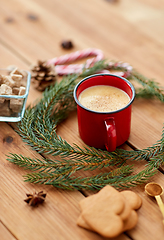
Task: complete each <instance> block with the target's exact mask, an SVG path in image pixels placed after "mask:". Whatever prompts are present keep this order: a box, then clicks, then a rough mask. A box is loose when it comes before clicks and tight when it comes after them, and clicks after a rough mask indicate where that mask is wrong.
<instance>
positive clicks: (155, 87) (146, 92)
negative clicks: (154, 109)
mask: <svg viewBox="0 0 164 240" xmlns="http://www.w3.org/2000/svg"><path fill="white" fill-rule="evenodd" d="M131 80H134V81H136V82H138V83H139V84H141V86H142V88H138V89H136V97H142V98H153V97H156V98H158V99H159V100H160V101H161V102H164V89H163V88H162V87H161V86H159V84H158V83H157V82H155V81H153V80H150V79H147V78H145V77H144V76H143V75H141V74H140V73H138V72H137V71H135V70H133V71H132V74H131Z"/></svg>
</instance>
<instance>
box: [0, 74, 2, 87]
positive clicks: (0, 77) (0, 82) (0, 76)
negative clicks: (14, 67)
mask: <svg viewBox="0 0 164 240" xmlns="http://www.w3.org/2000/svg"><path fill="white" fill-rule="evenodd" d="M2 83H3V75H0V85H1V84H2Z"/></svg>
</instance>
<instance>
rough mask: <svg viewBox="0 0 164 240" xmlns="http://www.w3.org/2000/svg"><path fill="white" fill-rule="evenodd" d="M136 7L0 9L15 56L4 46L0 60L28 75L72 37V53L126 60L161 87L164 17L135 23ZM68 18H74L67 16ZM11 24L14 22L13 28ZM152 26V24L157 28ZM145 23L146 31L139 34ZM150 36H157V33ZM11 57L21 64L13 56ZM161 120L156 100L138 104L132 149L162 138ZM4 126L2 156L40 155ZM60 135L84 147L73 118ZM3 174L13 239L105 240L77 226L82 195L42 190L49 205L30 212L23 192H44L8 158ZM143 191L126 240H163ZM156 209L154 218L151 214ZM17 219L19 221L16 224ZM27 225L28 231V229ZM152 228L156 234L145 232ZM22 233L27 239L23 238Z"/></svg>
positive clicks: (57, 4)
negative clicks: (90, 51) (95, 51)
mask: <svg viewBox="0 0 164 240" xmlns="http://www.w3.org/2000/svg"><path fill="white" fill-rule="evenodd" d="M143 2H144V3H146V0H145V1H142V2H141V1H140V2H139V3H138V2H137V1H133V3H135V4H136V5H135V6H137V8H138V7H139V9H141V7H142V6H143ZM146 4H148V2H147V3H146ZM72 6H73V7H72ZM107 6H108V8H107ZM125 6H126V7H127V11H126V12H124V11H123V9H125ZM145 6H146V5H145ZM156 6H157V5H156ZM131 7H132V1H131V2H130V1H124V3H123V2H122V3H121V1H120V4H118V8H116V5H115V6H114V5H109V4H108V3H105V1H104V2H103V1H102V2H100V1H98V0H97V1H94V2H93V1H89V2H88V1H83V2H79V3H78V4H77V1H75V0H71V1H67V2H61V1H53V2H52V1H51V2H47V1H43V0H41V1H36V0H35V1H30V0H29V1H26V2H22V1H20V0H17V1H15V2H14V3H13V2H11V1H9V0H5V2H4V4H3V6H2V8H1V9H0V13H1V15H0V16H1V17H0V19H1V29H2V35H1V43H2V44H3V45H4V46H7V47H8V49H10V51H6V49H5V48H4V47H2V46H1V47H0V50H2V51H3V53H4V56H5V54H6V57H4V59H3V60H2V59H1V61H2V65H3V64H4V65H5V64H8V65H9V64H13V62H17V63H18V65H19V64H20V66H22V65H25V64H23V61H25V62H26V63H28V67H27V68H29V64H30V63H31V62H36V60H37V59H38V58H40V59H43V58H44V59H48V58H50V57H54V56H57V55H58V56H59V55H62V54H63V53H66V51H64V50H62V49H61V48H60V46H59V43H60V41H61V39H63V38H65V37H71V38H72V39H73V41H74V42H75V43H76V44H75V48H74V50H77V49H83V48H85V47H88V46H89V47H99V48H101V49H102V50H103V51H104V52H105V55H106V57H108V58H114V59H115V58H117V59H120V60H123V61H124V60H125V61H128V62H130V63H131V64H133V65H134V66H135V67H136V68H137V69H138V70H139V71H140V72H142V73H144V74H146V75H147V76H149V77H154V78H157V79H159V82H160V83H161V84H162V85H163V63H164V62H163V61H164V60H163V50H161V47H163V42H162V41H161V39H162V37H161V36H163V35H161V33H162V30H161V25H159V26H158V28H156V26H157V24H158V23H159V22H161V21H162V19H163V18H162V15H161V14H160V15H159V16H158V18H157V19H156V21H155V22H153V20H154V17H156V16H157V15H156V9H155V10H154V9H152V8H151V9H150V8H149V9H148V10H146V8H144V10H145V11H146V12H147V13H149V15H148V16H147V15H142V16H141V17H144V19H143V18H142V19H141V20H142V21H137V18H138V15H134V16H133V15H132V14H131V9H132V8H131ZM98 12H99V14H98ZM102 12H103V14H102ZM30 14H31V15H30ZM32 15H33V16H34V17H35V16H37V17H38V20H37V19H36V21H35V20H34V19H35V18H33V17H32ZM68 15H69V16H70V18H68V17H67V16H68ZM84 16H85V17H84ZM97 16H99V17H97ZM109 16H110V17H109ZM9 17H11V19H13V21H11V22H10V21H8V20H7V19H9ZM132 18H133V19H132ZM75 19H76V21H75ZM111 19H112V21H111ZM132 20H133V21H132ZM139 20H140V19H139ZM131 21H132V23H131ZM152 23H154V25H153V26H152ZM141 24H143V25H142V27H141V28H140V25H141ZM95 26H96V27H95ZM134 29H135V31H134ZM149 29H150V30H149ZM118 30H119V31H118ZM153 30H154V33H155V34H152V32H153ZM160 35H161V36H160ZM159 37H160V39H159ZM120 39H121V40H122V41H120ZM53 46H54V47H53ZM11 51H12V52H13V54H12V57H10V56H11ZM6 52H7V53H6ZM14 55H15V56H17V57H14ZM18 57H19V58H20V59H21V60H20V59H19V58H18ZM23 59H24V60H23ZM21 64H22V65H21ZM22 67H23V66H22ZM25 67H26V66H25ZM35 94H36V95H37V94H38V97H40V93H38V92H37V91H36V90H34V89H33V86H32V85H31V89H30V95H29V99H28V103H30V102H33V101H34V99H35V98H36V95H35ZM163 117H164V116H163V104H160V103H159V102H156V101H145V100H135V102H134V108H133V118H132V133H131V136H130V139H129V141H130V143H131V144H133V145H134V146H135V147H137V148H143V147H147V146H149V145H152V144H153V143H155V142H156V141H157V140H158V139H159V138H160V137H161V131H162V123H163V119H164V118H163ZM0 126H1V127H2V136H1V141H0V142H1V143H0V144H1V146H2V150H3V154H5V153H8V152H9V151H11V149H12V150H13V151H14V152H17V153H22V154H23V155H24V154H27V155H28V156H38V155H37V154H36V153H32V152H31V151H30V150H29V148H28V147H27V146H26V147H25V145H24V144H23V143H22V141H21V140H20V138H19V137H18V136H17V135H15V133H14V132H12V131H11V129H10V128H9V127H8V125H6V124H0ZM11 133H12V136H14V141H13V142H12V143H11V144H8V143H6V141H3V139H4V140H5V139H6V138H5V137H6V136H7V135H6V134H11ZM58 133H60V134H61V136H62V137H63V138H65V139H66V140H68V142H70V143H71V144H72V143H73V142H76V143H78V144H81V145H83V143H82V141H81V140H80V138H79V136H78V128H77V116H76V113H75V114H73V115H72V116H71V117H70V118H68V119H67V120H66V121H65V122H64V123H63V124H61V126H60V128H59V129H58ZM9 136H10V135H9ZM15 143H16V144H15ZM18 144H19V146H18ZM1 169H2V172H3V173H4V175H3V182H4V188H3V189H4V192H3V197H4V202H3V205H0V206H3V207H4V209H5V208H6V209H7V215H9V213H10V217H9V218H7V215H6V212H5V211H4V209H3V210H2V213H3V222H4V223H5V224H6V225H7V226H9V228H10V230H11V231H13V232H14V233H16V236H18V237H20V238H21V239H30V238H35V239H37V238H39V239H42V237H43V239H45V237H50V238H52V236H54V235H55V234H56V235H58V236H60V238H61V239H62V238H66V239H72V238H73V239H74V238H75V239H81V238H84V237H85V236H86V234H87V239H91V238H94V239H96V237H97V239H101V238H100V237H99V236H97V235H95V234H92V233H88V232H87V231H85V230H82V229H79V228H77V227H76V225H75V222H76V219H77V216H78V215H79V208H78V201H79V200H80V199H82V198H83V196H82V195H81V194H80V193H78V192H74V193H69V192H67V191H55V190H54V189H53V188H46V187H43V186H41V188H42V189H45V190H46V191H48V195H47V199H46V203H45V204H44V205H43V206H41V207H40V208H37V209H36V210H34V211H33V210H31V208H29V207H28V206H27V205H26V204H25V203H24V202H23V199H24V197H25V192H27V191H31V190H33V189H34V188H35V189H36V190H39V189H40V186H36V185H35V186H33V185H31V184H25V183H23V182H22V174H23V173H24V171H23V170H22V169H19V168H17V167H16V166H13V165H12V164H9V163H8V162H7V161H6V160H5V156H4V155H3V157H2V162H1ZM154 179H155V181H157V182H160V183H163V175H159V174H158V175H157V176H156V178H154ZM138 189H139V192H140V194H141V196H142V198H143V201H144V203H143V207H142V208H141V209H140V210H139V223H138V225H137V227H136V228H135V229H133V230H132V231H130V232H129V233H128V234H129V235H130V237H132V238H134V239H137V240H138V239H143V236H144V239H153V240H154V239H156V238H158V237H159V239H162V236H163V232H162V229H163V228H162V226H161V214H160V212H159V209H158V207H157V205H156V203H155V201H153V200H152V199H150V198H148V197H147V196H145V193H144V192H143V188H142V189H141V188H138ZM11 193H12V194H11ZM152 202H153V204H152ZM151 208H152V213H153V214H152V215H153V218H152V217H151V215H150V209H151ZM68 209H69V210H70V212H71V213H73V216H72V215H71V216H70V214H69V211H68ZM36 212H37V213H36ZM60 213H61V215H60ZM20 216H21V219H20ZM145 216H146V217H145ZM31 218H32V221H31ZM13 219H15V220H16V221H17V222H16V223H13ZM145 219H146V220H145ZM38 221H40V226H41V227H43V228H41V227H40V226H38ZM49 221H50V224H49V223H48V222H49ZM17 223H19V224H17ZM158 223H159V224H158ZM26 224H27V225H28V228H27V229H26ZM65 226H66V227H65ZM30 228H31V229H33V230H35V231H34V232H35V234H34V235H32V231H31V229H30ZM64 228H66V233H64V231H63V229H64ZM148 228H149V229H151V231H148V230H149V229H148ZM47 229H49V230H50V231H49V233H48V235H47V234H46V232H47ZM60 232H61V233H60ZM152 232H153V234H152ZM25 233H26V234H27V235H26V237H25ZM157 233H158V235H157ZM41 235H42V236H41ZM157 236H158V237H157ZM136 237H137V238H136ZM123 238H125V239H126V236H121V237H120V239H123ZM85 239H86V237H85Z"/></svg>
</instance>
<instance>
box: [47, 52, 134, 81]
mask: <svg viewBox="0 0 164 240" xmlns="http://www.w3.org/2000/svg"><path fill="white" fill-rule="evenodd" d="M91 56H95V57H94V58H91V59H88V60H87V61H86V62H85V64H69V63H72V62H74V61H76V60H80V59H83V58H86V57H91ZM103 58H104V55H103V53H102V51H101V50H99V49H94V48H89V49H84V50H81V51H76V52H73V53H70V54H66V55H63V56H60V57H55V58H53V59H50V60H48V61H47V65H54V66H55V71H56V73H57V74H58V75H68V74H73V73H81V72H82V70H83V68H84V67H85V68H89V67H91V66H92V65H93V64H94V63H95V62H98V61H100V60H102V59H103ZM63 64H66V65H63ZM113 67H121V68H124V69H125V72H115V74H116V75H119V76H122V77H128V76H129V75H130V73H131V71H132V67H131V66H130V65H129V64H128V63H122V62H116V63H114V62H109V63H108V66H107V68H108V69H109V70H110V68H113ZM109 70H102V71H101V72H99V73H110V71H109Z"/></svg>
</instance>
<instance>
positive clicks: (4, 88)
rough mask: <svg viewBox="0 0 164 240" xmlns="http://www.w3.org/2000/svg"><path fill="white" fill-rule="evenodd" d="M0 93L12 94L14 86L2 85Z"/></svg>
mask: <svg viewBox="0 0 164 240" xmlns="http://www.w3.org/2000/svg"><path fill="white" fill-rule="evenodd" d="M0 95H12V88H11V87H10V86H8V85H6V84H2V85H1V86H0Z"/></svg>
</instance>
